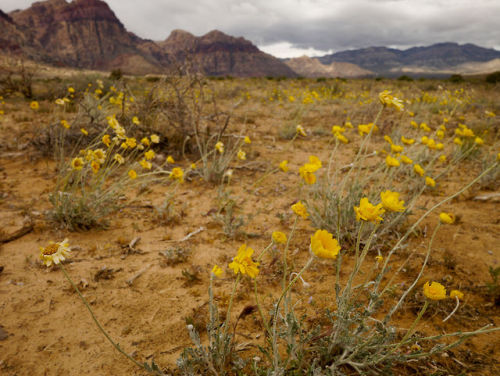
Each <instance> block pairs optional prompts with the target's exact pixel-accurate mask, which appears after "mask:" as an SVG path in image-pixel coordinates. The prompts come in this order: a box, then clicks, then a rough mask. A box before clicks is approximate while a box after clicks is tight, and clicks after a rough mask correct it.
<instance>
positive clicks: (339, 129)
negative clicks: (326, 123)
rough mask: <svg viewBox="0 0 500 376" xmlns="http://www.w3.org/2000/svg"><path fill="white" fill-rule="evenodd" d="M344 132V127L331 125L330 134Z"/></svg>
mask: <svg viewBox="0 0 500 376" xmlns="http://www.w3.org/2000/svg"><path fill="white" fill-rule="evenodd" d="M344 132H345V128H344V127H339V126H338V125H334V126H332V134H333V135H336V134H339V133H344Z"/></svg>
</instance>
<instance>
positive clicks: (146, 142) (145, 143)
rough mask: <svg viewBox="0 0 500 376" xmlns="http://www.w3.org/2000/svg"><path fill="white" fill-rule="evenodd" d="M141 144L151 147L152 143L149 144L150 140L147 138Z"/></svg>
mask: <svg viewBox="0 0 500 376" xmlns="http://www.w3.org/2000/svg"><path fill="white" fill-rule="evenodd" d="M141 144H143V145H146V146H149V145H151V143H150V142H149V138H147V137H143V138H142V140H141Z"/></svg>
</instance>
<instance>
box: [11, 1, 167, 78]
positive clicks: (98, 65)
mask: <svg viewBox="0 0 500 376" xmlns="http://www.w3.org/2000/svg"><path fill="white" fill-rule="evenodd" d="M9 16H10V17H11V19H12V20H13V21H14V22H15V24H16V25H17V27H18V28H19V29H20V30H22V31H23V32H24V35H25V36H26V39H27V41H29V43H30V44H32V45H35V46H36V45H39V46H41V47H42V49H41V50H42V51H43V52H44V56H43V60H44V61H45V62H49V63H52V64H54V65H58V66H70V67H76V68H89V69H105V70H109V69H113V68H118V67H122V66H125V67H127V63H128V61H129V60H135V62H136V63H137V64H134V65H136V66H137V67H139V66H141V65H142V66H144V68H145V69H144V70H145V71H149V70H150V69H154V68H155V66H156V65H158V62H157V61H156V60H155V59H154V58H153V57H152V56H151V55H149V54H145V53H143V52H142V51H141V50H139V48H138V47H137V45H138V44H139V43H140V42H141V41H142V40H141V39H140V38H138V37H137V36H135V35H134V34H132V33H129V32H128V31H127V30H126V29H125V27H124V26H123V24H122V23H121V22H120V20H119V19H118V18H117V17H116V15H115V14H114V13H113V11H112V10H111V9H110V8H109V6H108V5H107V4H106V3H105V2H103V1H100V0H75V1H73V2H71V3H67V2H66V1H65V0H48V1H41V2H36V3H34V4H33V5H32V6H31V7H30V8H28V9H25V10H20V11H14V12H11V13H10V14H9ZM28 57H30V58H35V59H37V60H39V58H38V57H34V56H32V55H31V53H29V51H28ZM156 70H157V69H156Z"/></svg>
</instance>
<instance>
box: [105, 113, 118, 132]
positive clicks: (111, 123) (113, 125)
mask: <svg viewBox="0 0 500 376" xmlns="http://www.w3.org/2000/svg"><path fill="white" fill-rule="evenodd" d="M106 120H107V121H108V125H109V126H110V127H111V128H112V129H116V128H117V127H119V126H120V123H118V120H116V117H115V115H113V116H106Z"/></svg>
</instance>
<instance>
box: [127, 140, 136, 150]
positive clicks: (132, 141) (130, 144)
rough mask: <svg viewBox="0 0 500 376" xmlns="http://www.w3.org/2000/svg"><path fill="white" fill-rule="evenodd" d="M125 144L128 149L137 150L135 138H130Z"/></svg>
mask: <svg viewBox="0 0 500 376" xmlns="http://www.w3.org/2000/svg"><path fill="white" fill-rule="evenodd" d="M125 143H126V144H127V146H128V147H130V148H132V149H133V148H135V147H136V146H137V140H136V139H135V138H133V137H131V138H128V137H127V139H126V140H125Z"/></svg>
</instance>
